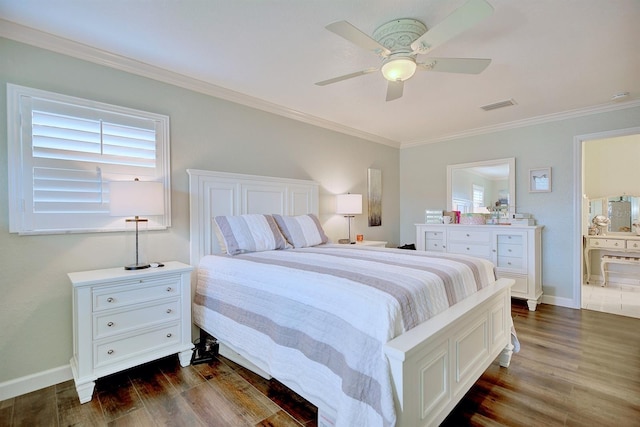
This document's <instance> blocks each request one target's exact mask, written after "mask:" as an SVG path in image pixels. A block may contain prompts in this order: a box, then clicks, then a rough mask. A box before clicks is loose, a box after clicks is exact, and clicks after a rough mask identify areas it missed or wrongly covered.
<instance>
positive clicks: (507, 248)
mask: <svg viewBox="0 0 640 427" xmlns="http://www.w3.org/2000/svg"><path fill="white" fill-rule="evenodd" d="M522 253H523V248H522V245H517V244H515V245H512V244H503V243H498V258H500V257H513V258H522Z"/></svg>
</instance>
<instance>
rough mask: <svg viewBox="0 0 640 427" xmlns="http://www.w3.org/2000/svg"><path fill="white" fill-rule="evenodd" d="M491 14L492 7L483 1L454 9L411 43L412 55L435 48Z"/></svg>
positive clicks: (475, 0) (475, 1)
mask: <svg viewBox="0 0 640 427" xmlns="http://www.w3.org/2000/svg"><path fill="white" fill-rule="evenodd" d="M492 13H493V7H492V6H491V5H490V4H489V3H487V2H486V1H485V0H469V1H468V2H467V3H465V4H464V5H462V6H460V7H459V8H458V9H456V10H455V11H454V12H453V13H452V14H451V15H449V16H447V17H446V18H445V20H444V21H442V22H440V23H439V24H437V25H436V26H434V27H433V28H431V29H430V30H428V31H427V32H426V33H424V34H423V35H422V36H420V37H419V38H418V39H417V40H416V41H414V42H413V43H411V49H412V50H413V53H419V54H425V53H427V52H429V51H430V50H431V49H433V48H435V47H436V46H439V45H441V44H442V43H444V42H446V41H447V40H449V39H451V38H453V37H455V36H457V35H458V34H460V33H462V32H463V31H465V30H467V29H469V28H471V27H473V26H474V25H476V24H477V23H479V22H480V21H482V20H483V19H485V18H486V17H488V16H489V15H491V14H492Z"/></svg>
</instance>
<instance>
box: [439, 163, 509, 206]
mask: <svg viewBox="0 0 640 427" xmlns="http://www.w3.org/2000/svg"><path fill="white" fill-rule="evenodd" d="M515 173H516V160H515V158H513V157H511V158H507V159H496V160H484V161H479V162H472V163H461V164H457V165H448V166H447V210H449V211H452V210H456V211H460V212H462V213H471V212H474V211H475V212H481V213H487V212H490V211H492V210H500V211H503V212H505V213H515V211H516V179H515Z"/></svg>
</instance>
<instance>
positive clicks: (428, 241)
mask: <svg viewBox="0 0 640 427" xmlns="http://www.w3.org/2000/svg"><path fill="white" fill-rule="evenodd" d="M542 229H543V226H540V225H537V226H515V225H460V224H416V249H417V250H421V251H438V252H447V253H458V254H467V255H474V256H478V257H482V258H486V259H489V260H491V261H493V263H494V264H495V265H496V275H497V277H498V278H503V277H504V278H509V279H513V280H515V285H513V287H512V288H511V296H512V297H514V298H519V299H526V300H527V304H528V306H529V310H531V311H535V309H536V307H537V305H538V303H539V302H540V298H541V296H542V264H541V259H542V256H541V255H542V254H541V248H542Z"/></svg>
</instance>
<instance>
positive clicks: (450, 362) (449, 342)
mask: <svg viewBox="0 0 640 427" xmlns="http://www.w3.org/2000/svg"><path fill="white" fill-rule="evenodd" d="M513 283H514V281H513V280H511V279H499V280H498V281H497V282H496V283H495V284H493V285H491V286H490V287H488V288H486V289H483V290H481V291H480V292H478V293H477V294H475V295H473V296H472V297H469V298H467V299H465V300H463V301H462V302H460V303H458V304H456V305H455V306H453V307H452V308H451V309H449V310H447V311H446V312H444V313H442V314H440V315H438V316H436V317H434V318H432V319H430V320H429V321H428V322H425V323H423V324H422V325H419V326H417V327H415V328H413V329H411V330H410V331H408V332H407V333H405V334H403V335H401V336H399V337H398V338H395V339H394V340H392V341H390V342H388V343H387V345H386V346H385V353H386V355H387V358H388V359H389V364H390V367H391V371H392V375H393V381H394V388H395V397H396V411H397V425H398V426H431V425H438V424H440V423H441V422H442V421H443V420H444V419H445V418H446V416H447V415H448V414H449V412H451V410H452V409H453V408H454V406H455V405H456V404H457V403H458V402H459V401H460V400H461V399H462V397H463V396H464V394H465V393H466V392H467V391H468V390H469V389H470V388H471V386H472V385H473V384H474V383H475V382H476V381H477V379H478V378H480V376H481V375H482V373H483V372H484V371H485V370H486V369H487V367H488V366H489V365H490V364H491V363H492V362H493V361H494V360H495V359H496V357H498V356H500V355H501V353H502V355H501V358H500V364H501V365H502V366H508V365H509V362H510V357H511V353H512V350H513V346H512V345H511V286H512V285H513Z"/></svg>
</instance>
